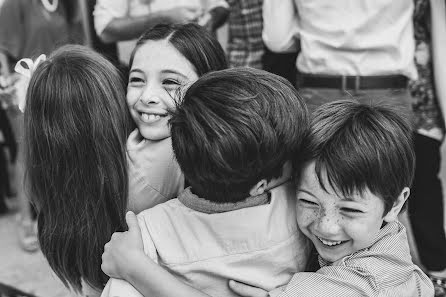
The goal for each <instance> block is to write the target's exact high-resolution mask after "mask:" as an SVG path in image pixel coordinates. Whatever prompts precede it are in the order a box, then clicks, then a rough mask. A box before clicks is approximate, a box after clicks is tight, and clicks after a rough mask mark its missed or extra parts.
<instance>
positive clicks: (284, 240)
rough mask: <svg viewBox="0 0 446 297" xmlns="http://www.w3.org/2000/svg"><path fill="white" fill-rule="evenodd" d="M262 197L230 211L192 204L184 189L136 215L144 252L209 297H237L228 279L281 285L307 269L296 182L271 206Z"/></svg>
mask: <svg viewBox="0 0 446 297" xmlns="http://www.w3.org/2000/svg"><path fill="white" fill-rule="evenodd" d="M262 197H263V196H262ZM262 197H255V203H254V204H257V205H256V206H251V207H249V205H252V204H251V201H249V200H250V198H248V199H247V200H246V201H244V202H243V203H242V204H244V206H246V207H244V208H240V209H237V207H239V206H240V204H234V207H235V210H230V208H229V207H228V206H229V205H225V206H224V207H223V208H224V209H223V208H220V207H216V208H215V207H214V206H215V205H214V206H212V205H211V204H210V203H205V204H203V203H200V202H198V201H195V202H194V200H199V199H200V200H202V198H199V197H197V196H195V195H193V194H192V193H191V192H190V190H188V189H186V190H185V191H184V192H183V193H182V194H181V195H180V197H179V198H178V199H172V200H169V201H167V202H166V203H162V204H159V205H157V206H155V207H154V208H151V209H148V210H146V211H143V212H142V213H140V214H139V215H138V220H139V224H140V227H141V234H142V238H143V242H144V250H145V253H146V254H147V255H148V256H149V257H150V258H152V259H153V260H154V261H156V262H158V263H159V264H160V265H162V266H164V267H166V269H168V270H169V272H171V273H172V274H174V275H175V276H176V277H178V278H179V279H181V280H182V281H184V282H186V283H188V284H189V285H191V286H192V287H194V288H197V289H198V290H200V291H202V292H204V293H206V294H208V295H210V296H229V297H231V296H233V297H235V296H238V295H236V294H235V293H234V292H232V291H231V290H230V289H229V287H228V280H229V279H234V280H237V281H240V282H243V283H246V284H250V285H253V286H257V287H261V288H264V289H266V290H272V289H274V288H276V287H279V286H283V285H285V284H287V283H288V282H289V281H290V279H291V277H292V276H293V274H294V273H295V272H297V271H302V270H303V269H304V268H305V265H306V261H307V257H308V254H309V244H308V243H309V242H308V240H307V239H306V237H305V236H304V235H303V234H302V233H301V232H299V231H298V228H297V222H296V212H295V207H296V199H295V187H294V185H293V183H292V182H288V183H285V184H283V185H281V186H279V187H276V188H274V189H272V190H271V196H270V202H269V203H266V204H264V202H265V200H264V199H262ZM258 198H260V199H258ZM183 202H184V203H186V204H187V205H188V206H190V207H193V208H197V209H200V210H203V211H205V212H201V211H197V210H194V209H192V208H190V207H188V206H186V205H185V204H183ZM258 203H260V205H259V204H258ZM211 209H215V210H216V212H213V213H210V212H211V211H210V210H211ZM220 211H223V212H220ZM105 290H106V293H103V295H102V296H104V297H105V296H138V295H135V294H134V293H135V289H133V287H132V286H131V285H129V284H128V283H126V282H125V281H123V280H116V279H112V280H111V281H110V282H109V283H108V284H107V287H106V289H105ZM118 292H119V294H118ZM139 296H140V295H139Z"/></svg>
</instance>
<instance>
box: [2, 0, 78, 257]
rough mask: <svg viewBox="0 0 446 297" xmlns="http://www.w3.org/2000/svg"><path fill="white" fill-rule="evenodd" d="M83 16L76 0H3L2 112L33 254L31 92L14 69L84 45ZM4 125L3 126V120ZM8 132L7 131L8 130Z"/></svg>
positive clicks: (22, 223) (22, 224)
mask: <svg viewBox="0 0 446 297" xmlns="http://www.w3.org/2000/svg"><path fill="white" fill-rule="evenodd" d="M83 42H84V31H83V28H82V17H81V14H80V9H79V5H78V2H77V1H71V0H3V5H2V7H1V9H0V76H1V80H0V84H1V87H2V89H3V92H2V96H1V98H2V108H3V109H4V111H2V112H6V114H7V116H8V117H7V119H8V120H9V122H10V124H11V126H12V131H13V134H14V137H15V142H16V144H17V156H16V157H15V156H14V154H11V156H10V158H9V160H8V161H9V162H12V166H13V170H12V174H11V175H10V176H11V188H12V189H11V192H14V193H15V195H16V196H17V199H18V201H19V205H20V215H19V218H18V226H19V229H18V234H19V240H20V243H21V246H22V247H23V248H24V249H25V250H27V251H35V250H37V249H38V243H37V237H36V232H37V229H36V221H35V215H34V214H33V209H32V207H31V205H30V203H29V199H28V197H27V196H26V192H25V190H24V189H25V187H24V168H23V114H22V113H21V112H20V111H19V110H18V108H17V105H16V104H15V102H17V101H18V100H17V99H18V97H19V96H24V95H25V91H26V90H24V89H22V88H21V87H19V86H20V85H21V84H20V83H19V81H20V79H21V77H20V76H18V74H16V73H14V72H13V67H14V65H15V64H16V62H17V61H18V60H19V59H21V58H25V57H26V58H32V59H34V58H36V57H37V56H38V55H40V54H49V53H50V52H51V51H52V50H53V49H55V48H56V47H58V46H60V45H63V44H66V43H83ZM2 122H3V121H2ZM2 129H6V128H4V127H3V126H2Z"/></svg>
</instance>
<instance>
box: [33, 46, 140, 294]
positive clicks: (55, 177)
mask: <svg viewBox="0 0 446 297" xmlns="http://www.w3.org/2000/svg"><path fill="white" fill-rule="evenodd" d="M130 124H131V119H130V115H129V114H128V109H127V106H126V103H125V88H124V83H123V81H122V79H121V77H120V74H119V72H118V71H117V69H116V68H115V67H114V66H113V65H112V64H111V63H110V62H109V61H107V60H106V59H105V58H104V57H102V56H101V55H99V54H98V53H95V52H94V51H93V50H90V49H88V48H86V47H83V46H74V45H68V46H64V47H61V48H59V49H58V50H56V51H55V52H53V53H52V54H51V55H50V56H49V58H48V59H47V60H46V61H44V62H42V63H41V64H39V65H38V67H37V69H36V70H35V72H34V74H33V75H32V77H31V81H30V84H29V87H28V92H27V102H26V107H25V135H26V137H25V141H26V154H27V155H26V169H27V182H28V185H29V197H31V199H32V201H33V202H34V203H35V204H36V206H37V209H38V228H39V242H40V245H41V249H42V252H43V254H44V255H45V256H46V258H47V259H48V262H49V264H50V265H51V267H52V268H53V270H54V271H55V272H56V273H57V275H58V276H59V277H60V278H61V279H62V280H63V281H64V283H65V284H66V285H70V286H72V287H73V288H74V289H77V290H80V289H81V279H83V280H84V281H86V282H87V283H89V284H90V285H92V286H94V287H96V288H102V286H103V284H104V282H105V281H106V280H107V276H106V275H105V274H104V273H103V272H102V271H101V268H100V266H101V254H102V251H103V246H104V244H105V243H107V241H108V240H109V239H110V236H111V234H112V233H113V232H114V231H116V230H118V229H122V228H123V227H124V226H125V225H124V224H125V219H124V213H125V209H126V206H127V191H128V189H127V187H128V176H127V163H126V150H125V143H126V139H127V136H128V133H129V130H130V128H131V126H130Z"/></svg>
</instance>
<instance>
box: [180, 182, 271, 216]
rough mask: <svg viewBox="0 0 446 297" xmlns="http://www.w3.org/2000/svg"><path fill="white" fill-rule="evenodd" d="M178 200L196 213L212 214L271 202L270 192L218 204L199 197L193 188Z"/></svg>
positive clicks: (184, 192)
mask: <svg viewBox="0 0 446 297" xmlns="http://www.w3.org/2000/svg"><path fill="white" fill-rule="evenodd" d="M178 200H179V201H180V202H181V203H182V204H183V205H184V206H186V207H188V208H191V209H193V210H195V211H198V212H202V213H207V214H211V213H222V212H228V211H232V210H237V209H241V208H247V207H253V206H259V205H264V204H268V203H269V201H270V195H269V191H268V192H266V193H263V194H260V195H257V196H250V197H248V198H246V199H245V200H242V201H239V202H234V203H231V202H227V203H217V202H212V201H209V200H206V199H204V198H200V197H198V196H197V195H195V194H193V193H192V191H191V188H190V187H188V188H187V189H185V190H184V191H183V192H182V193H181V194H180V196H178Z"/></svg>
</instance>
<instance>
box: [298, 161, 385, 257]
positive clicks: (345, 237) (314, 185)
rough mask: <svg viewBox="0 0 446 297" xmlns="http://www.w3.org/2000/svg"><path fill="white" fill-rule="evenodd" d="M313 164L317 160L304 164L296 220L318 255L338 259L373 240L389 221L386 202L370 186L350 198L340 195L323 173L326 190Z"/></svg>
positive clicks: (365, 246) (362, 247)
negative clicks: (373, 192)
mask: <svg viewBox="0 0 446 297" xmlns="http://www.w3.org/2000/svg"><path fill="white" fill-rule="evenodd" d="M314 167H315V165H314V162H310V163H308V164H307V165H306V166H305V167H304V169H303V171H302V175H301V180H300V182H299V184H298V188H297V223H298V225H299V228H300V229H301V230H302V232H303V233H304V234H305V235H306V236H307V237H308V238H310V239H311V241H312V242H313V244H314V246H315V247H316V249H317V251H318V253H319V255H320V256H321V257H322V258H323V259H324V260H326V261H328V262H335V261H337V260H339V259H341V258H343V257H345V256H347V255H350V254H352V253H354V252H356V251H358V250H361V249H364V248H367V247H369V246H370V245H371V244H372V243H373V240H374V239H375V238H376V236H377V235H378V232H379V230H380V229H381V226H382V225H383V222H384V221H386V220H387V219H386V216H383V213H384V202H383V200H382V199H381V198H379V197H378V196H375V195H374V194H372V193H371V192H370V191H369V189H366V190H365V191H364V192H363V193H360V194H355V195H352V196H350V197H341V196H338V194H336V192H335V191H334V190H333V188H331V187H330V184H329V182H328V180H327V178H326V174H325V173H324V174H323V175H322V176H323V177H322V178H323V179H324V180H323V184H324V185H325V188H326V191H325V190H324V189H323V188H322V187H321V185H320V183H319V180H318V178H317V175H316V173H315V168H314ZM338 192H340V191H338ZM339 195H342V194H341V193H339Z"/></svg>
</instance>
